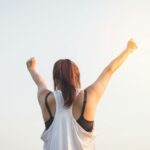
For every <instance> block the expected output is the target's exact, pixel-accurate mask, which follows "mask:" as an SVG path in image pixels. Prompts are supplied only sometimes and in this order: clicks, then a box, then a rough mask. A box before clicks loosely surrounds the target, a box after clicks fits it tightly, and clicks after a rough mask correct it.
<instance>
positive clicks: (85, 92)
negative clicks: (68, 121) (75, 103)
mask: <svg viewBox="0 0 150 150" xmlns="http://www.w3.org/2000/svg"><path fill="white" fill-rule="evenodd" d="M86 99H87V91H86V90H84V101H83V107H82V112H81V116H83V113H84V110H85V104H86Z"/></svg>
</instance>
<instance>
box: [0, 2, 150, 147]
mask: <svg viewBox="0 0 150 150" xmlns="http://www.w3.org/2000/svg"><path fill="white" fill-rule="evenodd" d="M130 38H134V40H135V41H136V42H137V45H138V49H137V50H136V51H135V52H134V53H132V54H131V55H130V56H129V57H128V59H127V60H126V62H125V63H124V64H123V65H122V66H121V68H120V69H119V70H117V71H116V72H115V73H114V75H113V76H112V79H111V80H110V83H109V85H108V87H107V89H106V91H105V93H104V95H103V97H102V99H101V101H100V103H99V106H98V108H97V115H96V118H95V124H96V130H97V140H96V147H97V150H101V149H102V150H150V142H149V140H150V109H149V108H150V79H149V78H150V67H149V66H150V45H149V44H150V1H149V0H126V1H119V0H109V1H108V0H105V1H104V0H80V1H79V0H76V1H73V0H63V1H62V0H55V1H54V0H13V1H12V0H5V1H3V0H0V149H1V150H9V149H11V150H20V149H21V150H35V149H36V150H41V149H42V147H43V142H42V140H40V136H41V134H42V132H43V130H44V122H43V119H42V115H41V110H40V107H39V105H38V101H37V87H36V86H35V84H34V82H33V81H32V79H31V77H30V75H29V73H28V71H27V69H26V64H25V63H26V60H27V59H28V58H30V57H31V56H34V57H35V58H36V59H37V67H38V71H39V72H40V73H41V74H42V75H43V77H44V78H45V80H46V82H47V84H48V87H49V88H50V90H53V80H52V69H53V65H54V63H55V61H56V60H58V59H60V58H69V59H71V60H73V61H74V62H75V63H76V64H77V65H78V66H79V69H80V73H81V83H82V89H83V88H85V87H86V86H88V85H89V84H91V83H92V82H94V81H95V80H96V79H97V77H98V76H99V75H100V73H101V71H102V70H103V69H104V68H105V67H106V65H108V64H109V62H110V61H111V60H112V59H114V58H115V57H116V56H117V55H118V54H119V53H120V52H121V51H122V50H124V48H125V47H126V43H127V41H128V40H129V39H130Z"/></svg>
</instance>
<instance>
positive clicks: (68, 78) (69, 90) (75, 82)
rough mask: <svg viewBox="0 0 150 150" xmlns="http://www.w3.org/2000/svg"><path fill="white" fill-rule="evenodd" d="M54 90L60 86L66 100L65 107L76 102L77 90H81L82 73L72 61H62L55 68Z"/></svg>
mask: <svg viewBox="0 0 150 150" xmlns="http://www.w3.org/2000/svg"><path fill="white" fill-rule="evenodd" d="M53 80H54V89H55V90H56V88H57V87H58V86H59V88H60V89H61V91H62V93H63V97H64V100H65V103H64V105H65V106H66V107H69V106H71V105H72V103H73V102H74V100H75V96H76V89H77V88H80V86H81V84H80V72H79V69H78V67H77V65H76V64H75V63H74V62H73V61H71V60H70V59H60V60H58V61H56V62H55V64H54V68H53Z"/></svg>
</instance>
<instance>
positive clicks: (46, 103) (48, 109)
mask: <svg viewBox="0 0 150 150" xmlns="http://www.w3.org/2000/svg"><path fill="white" fill-rule="evenodd" d="M51 93H52V92H48V93H47V94H46V96H45V105H46V108H47V111H48V112H49V115H50V117H53V116H52V113H51V110H50V107H49V106H48V102H47V98H48V96H49V94H51Z"/></svg>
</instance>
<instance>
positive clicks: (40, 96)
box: [38, 90, 55, 121]
mask: <svg viewBox="0 0 150 150" xmlns="http://www.w3.org/2000/svg"><path fill="white" fill-rule="evenodd" d="M48 93H50V94H49V95H48V97H47V102H48V106H49V107H50V108H51V111H52V113H53V114H54V105H55V99H54V94H53V92H52V91H50V90H43V92H42V93H40V94H38V101H39V104H40V107H41V111H42V116H43V119H44V121H47V120H48V119H49V113H48V111H47V108H46V105H45V98H46V95H47V94H48Z"/></svg>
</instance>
